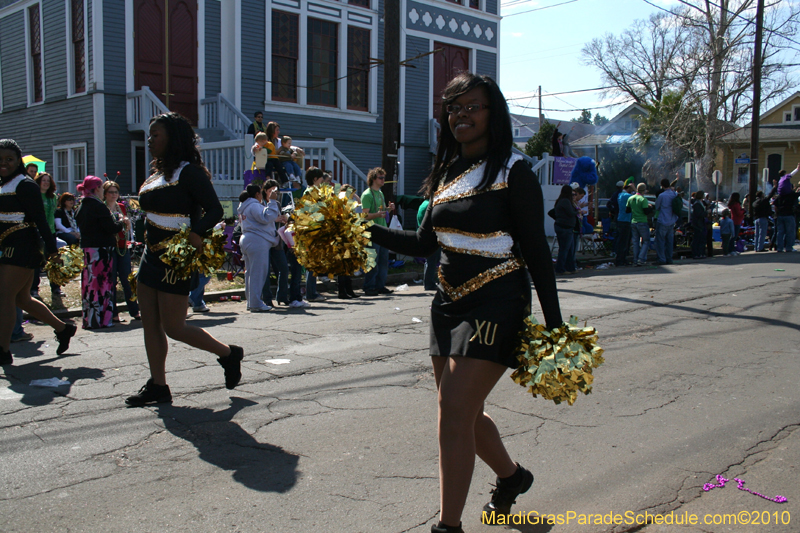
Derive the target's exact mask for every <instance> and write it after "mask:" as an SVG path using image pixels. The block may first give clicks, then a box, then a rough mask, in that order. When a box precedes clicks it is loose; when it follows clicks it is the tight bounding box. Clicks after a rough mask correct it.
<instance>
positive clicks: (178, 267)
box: [161, 224, 225, 279]
mask: <svg viewBox="0 0 800 533" xmlns="http://www.w3.org/2000/svg"><path fill="white" fill-rule="evenodd" d="M190 232H191V229H190V228H189V227H188V226H187V225H186V224H184V225H183V226H181V230H180V231H179V232H178V233H176V234H175V235H173V236H172V237H170V238H169V239H168V240H167V241H166V242H165V245H166V250H164V253H163V254H162V255H161V261H162V262H163V263H164V264H165V265H167V266H169V267H170V268H172V269H173V271H174V272H175V274H176V275H177V276H178V278H179V279H188V278H189V277H191V275H192V274H194V273H195V272H199V273H201V274H203V275H206V276H208V275H210V274H213V273H214V271H215V270H216V269H218V268H220V267H221V266H222V264H223V263H224V262H225V250H224V246H225V234H223V233H222V230H220V229H215V230H214V231H213V232H212V233H211V235H210V236H208V237H206V238H204V239H203V246H202V247H201V248H200V249H199V250H198V249H196V248H195V247H194V246H192V245H191V244H189V233H190Z"/></svg>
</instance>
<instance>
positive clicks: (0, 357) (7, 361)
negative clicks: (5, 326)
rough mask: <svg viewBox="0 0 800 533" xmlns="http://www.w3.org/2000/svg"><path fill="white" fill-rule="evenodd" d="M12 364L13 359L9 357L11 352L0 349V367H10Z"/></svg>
mask: <svg viewBox="0 0 800 533" xmlns="http://www.w3.org/2000/svg"><path fill="white" fill-rule="evenodd" d="M13 363H14V358H13V357H11V350H8V351H5V350H4V349H2V348H0V365H11V364H13Z"/></svg>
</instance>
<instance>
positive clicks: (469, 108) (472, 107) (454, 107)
mask: <svg viewBox="0 0 800 533" xmlns="http://www.w3.org/2000/svg"><path fill="white" fill-rule="evenodd" d="M462 109H463V110H464V111H466V112H467V113H468V114H472V113H474V112H476V111H480V110H481V109H489V106H488V105H486V104H467V105H465V106H460V105H458V104H447V106H446V107H445V110H447V112H448V113H450V114H451V115H454V114H456V113H459V112H460V111H461V110H462Z"/></svg>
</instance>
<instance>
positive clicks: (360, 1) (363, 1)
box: [347, 0, 369, 7]
mask: <svg viewBox="0 0 800 533" xmlns="http://www.w3.org/2000/svg"><path fill="white" fill-rule="evenodd" d="M347 3H348V4H350V5H351V6H361V7H369V0H348V1H347Z"/></svg>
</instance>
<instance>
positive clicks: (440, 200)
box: [433, 182, 508, 205]
mask: <svg viewBox="0 0 800 533" xmlns="http://www.w3.org/2000/svg"><path fill="white" fill-rule="evenodd" d="M506 187H508V185H507V184H506V183H505V182H503V183H495V184H494V185H491V186H490V187H488V188H486V189H484V190H478V189H470V190H469V191H465V192H462V193H459V194H454V195H453V196H447V197H444V198H438V199H436V200H434V201H433V205H439V204H443V203H445V202H455V201H456V200H462V199H464V198H469V197H470V196H477V195H478V194H483V193H485V192H490V191H499V190H501V189H505V188H506Z"/></svg>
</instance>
